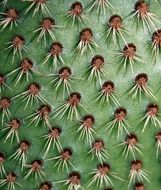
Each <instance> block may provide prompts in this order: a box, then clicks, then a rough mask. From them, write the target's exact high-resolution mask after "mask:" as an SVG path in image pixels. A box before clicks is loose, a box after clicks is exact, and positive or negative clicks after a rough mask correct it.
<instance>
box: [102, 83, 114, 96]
mask: <svg viewBox="0 0 161 190" xmlns="http://www.w3.org/2000/svg"><path fill="white" fill-rule="evenodd" d="M114 90H115V84H114V83H113V82H112V81H105V82H104V83H103V85H102V91H103V92H105V93H106V94H111V93H113V92H114Z"/></svg>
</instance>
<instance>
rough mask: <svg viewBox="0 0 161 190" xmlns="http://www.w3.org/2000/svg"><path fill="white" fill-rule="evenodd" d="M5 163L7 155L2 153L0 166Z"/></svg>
mask: <svg viewBox="0 0 161 190" xmlns="http://www.w3.org/2000/svg"><path fill="white" fill-rule="evenodd" d="M4 161H5V155H4V154H3V153H2V152H0V165H1V164H3V162H4Z"/></svg>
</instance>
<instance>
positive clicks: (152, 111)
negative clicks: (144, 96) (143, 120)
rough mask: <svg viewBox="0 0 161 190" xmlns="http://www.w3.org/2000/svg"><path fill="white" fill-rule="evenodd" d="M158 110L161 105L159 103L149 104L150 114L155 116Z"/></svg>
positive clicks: (148, 111) (148, 110)
mask: <svg viewBox="0 0 161 190" xmlns="http://www.w3.org/2000/svg"><path fill="white" fill-rule="evenodd" d="M158 111H159V107H158V105H157V104H149V105H147V108H146V113H148V115H150V116H155V115H157V113H158Z"/></svg>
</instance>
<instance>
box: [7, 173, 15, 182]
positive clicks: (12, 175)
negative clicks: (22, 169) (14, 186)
mask: <svg viewBox="0 0 161 190" xmlns="http://www.w3.org/2000/svg"><path fill="white" fill-rule="evenodd" d="M16 178H17V176H16V174H15V173H13V172H10V173H9V174H8V175H7V181H8V182H9V183H14V182H15V181H16Z"/></svg>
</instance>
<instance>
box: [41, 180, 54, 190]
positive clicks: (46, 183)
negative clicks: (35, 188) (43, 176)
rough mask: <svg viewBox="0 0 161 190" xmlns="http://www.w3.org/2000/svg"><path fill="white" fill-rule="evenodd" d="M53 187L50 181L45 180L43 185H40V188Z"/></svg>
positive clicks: (46, 189) (43, 189)
mask: <svg viewBox="0 0 161 190" xmlns="http://www.w3.org/2000/svg"><path fill="white" fill-rule="evenodd" d="M51 189H52V185H51V183H50V182H46V181H45V182H43V183H42V184H41V185H40V188H39V190H51Z"/></svg>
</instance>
